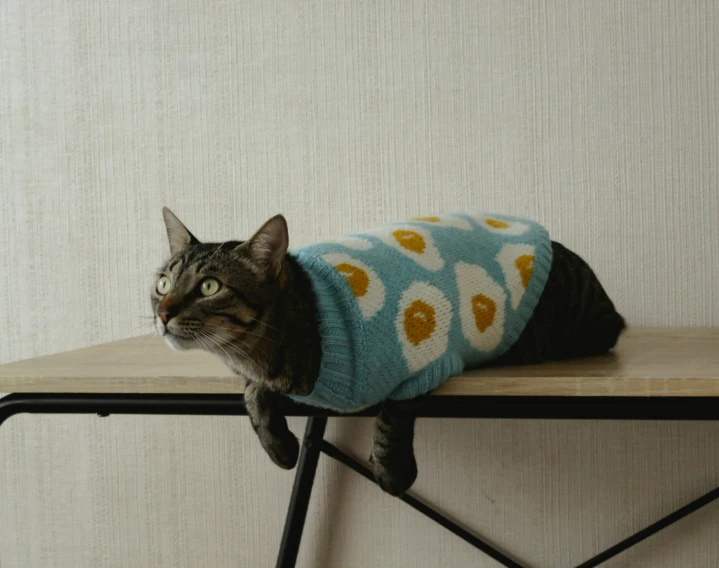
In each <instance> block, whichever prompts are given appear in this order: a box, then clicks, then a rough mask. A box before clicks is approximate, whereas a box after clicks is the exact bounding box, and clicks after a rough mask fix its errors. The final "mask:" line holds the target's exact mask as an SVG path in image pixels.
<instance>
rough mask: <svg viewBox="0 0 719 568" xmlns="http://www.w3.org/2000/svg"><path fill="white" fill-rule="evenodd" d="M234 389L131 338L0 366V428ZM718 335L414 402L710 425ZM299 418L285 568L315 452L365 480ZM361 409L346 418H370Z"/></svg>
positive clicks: (139, 408) (718, 373) (240, 409)
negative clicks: (25, 416) (21, 416)
mask: <svg viewBox="0 0 719 568" xmlns="http://www.w3.org/2000/svg"><path fill="white" fill-rule="evenodd" d="M243 390H244V382H243V380H242V379H240V378H239V377H236V376H234V375H232V373H231V372H230V371H229V369H227V367H225V366H224V365H223V364H222V363H221V362H220V361H218V360H217V359H215V358H214V357H213V356H211V355H208V354H206V353H203V352H199V351H191V352H183V353H177V352H173V351H171V350H170V349H169V348H168V347H166V346H165V344H164V343H163V342H162V341H161V340H160V339H158V338H133V339H126V340H123V341H116V342H112V343H107V344H104V345H97V346H94V347H88V348H85V349H79V350H76V351H69V352H66V353H60V354H57V355H49V356H46V357H38V358H34V359H28V360H26V361H18V362H16V363H9V364H6V365H1V366H0V392H6V393H11V394H9V395H8V396H6V397H4V398H2V399H0V425H2V424H3V423H4V422H5V421H6V420H7V419H8V418H10V417H11V416H13V415H15V414H18V413H21V412H26V413H49V414H88V413H90V414H98V415H100V416H109V415H111V414H166V415H181V414H182V415H185V414H192V415H244V414H246V411H245V408H244V401H243V396H242V393H243ZM718 396H719V328H634V329H630V330H628V331H627V332H626V334H624V335H623V336H622V337H621V338H620V341H619V345H618V347H617V349H616V350H615V352H613V353H610V354H607V355H602V356H599V357H592V358H586V359H575V360H571V361H562V362H556V363H555V362H553V363H545V364H542V365H527V366H516V367H501V368H492V367H487V368H483V369H477V370H472V371H468V372H466V373H464V374H463V375H461V376H458V377H453V378H451V379H449V380H448V381H447V382H446V383H445V384H444V385H442V386H441V387H440V388H439V389H438V390H437V391H435V393H433V394H432V395H431V396H427V397H425V400H424V404H423V406H422V409H421V411H420V416H421V417H430V418H431V417H444V418H447V417H454V418H508V419H509V418H511V419H521V418H560V419H561V418H574V419H577V418H580V419H581V418H591V419H623V420H634V419H642V420H646V419H655V420H717V419H719V404H718V403H719V401H718V400H716V397H718ZM284 406H285V407H284V408H283V410H284V412H285V413H286V415H288V416H308V417H309V419H308V421H307V426H306V429H305V434H304V438H303V444H302V451H301V453H300V458H299V462H298V466H297V473H296V476H295V482H294V486H293V490H292V495H291V498H290V504H289V507H288V511H287V519H286V522H285V529H284V532H283V536H282V541H281V545H280V551H279V553H278V561H277V566H278V567H288V566H294V564H295V561H296V557H297V552H298V550H299V546H300V541H301V536H302V529H303V527H304V521H305V515H306V512H307V507H308V504H309V499H310V495H311V491H312V485H313V482H314V476H315V471H316V468H317V462H318V460H319V456H320V454H322V453H324V454H325V455H328V456H329V457H332V458H334V459H337V460H339V461H341V462H342V463H344V464H345V465H347V466H348V467H351V468H352V469H354V470H355V471H357V472H358V473H360V474H361V475H364V476H365V477H367V478H368V479H372V475H371V472H370V470H369V469H368V468H367V467H366V466H365V465H363V464H361V463H359V462H357V461H356V460H354V459H353V458H351V457H350V456H348V455H346V454H344V453H343V452H341V451H340V450H339V449H338V448H336V447H335V446H333V445H332V444H330V443H329V442H327V441H326V440H324V430H325V425H326V423H327V418H328V417H330V416H337V414H335V413H332V412H328V411H325V410H321V409H316V408H311V407H307V406H302V405H298V404H294V403H292V402H290V401H289V400H288V401H287V402H286V404H285V405H284ZM375 413H376V410H375V409H367V410H364V411H362V412H360V413H357V414H354V415H353V416H373V415H374V414H375ZM717 498H719V488H717V489H715V490H713V491H710V492H709V493H707V494H706V495H703V496H701V497H699V498H698V499H696V500H694V501H692V502H691V503H689V504H687V505H686V506H684V507H682V508H681V509H679V510H678V511H676V512H674V513H672V514H671V515H668V516H667V517H665V518H664V519H661V520H659V521H657V522H656V523H653V524H652V525H650V526H648V527H646V528H645V529H643V530H642V531H639V532H638V533H636V534H635V535H632V536H631V537H629V538H627V539H625V540H623V541H622V542H620V543H618V544H617V545H615V546H613V547H611V548H609V549H607V550H606V551H604V552H602V553H600V554H598V555H596V556H594V557H593V558H591V559H589V560H587V561H586V562H584V563H582V564H580V565H579V566H578V567H577V568H591V567H594V566H598V565H600V564H601V563H602V562H604V561H606V560H608V559H609V558H613V557H614V556H616V555H617V554H619V553H620V552H622V551H623V550H626V549H627V548H629V547H630V546H632V545H634V544H636V543H637V542H640V541H641V540H644V539H645V538H648V537H649V536H651V535H653V534H655V533H656V532H658V531H659V530H661V529H662V528H664V527H666V526H668V525H670V524H672V523H674V522H676V521H678V520H679V519H681V518H683V517H685V516H686V515H688V514H690V513H691V512H693V511H696V510H697V509H699V508H700V507H702V506H704V505H706V504H707V503H710V502H711V501H713V500H715V499H717ZM400 499H402V500H403V501H405V502H406V503H408V504H409V505H410V506H412V507H414V508H415V509H417V510H419V511H420V512H422V513H423V514H425V515H428V516H429V517H431V518H432V519H433V520H435V521H437V522H438V523H440V524H441V525H442V526H444V527H445V528H447V529H449V530H451V531H452V532H453V533H455V534H457V535H458V536H459V537H460V538H463V539H464V540H466V541H467V542H469V543H470V544H472V545H474V546H475V547H477V548H478V549H480V550H482V551H483V552H485V553H486V554H488V555H490V556H491V557H492V558H494V559H495V560H497V561H498V562H499V563H500V564H502V565H503V566H507V567H509V568H526V567H523V566H522V565H520V564H519V563H517V562H516V561H514V560H512V559H511V558H510V556H508V555H507V554H506V553H504V552H502V551H499V550H497V549H496V548H495V547H493V546H492V545H491V544H490V543H488V542H486V541H484V540H482V539H481V538H480V537H478V536H476V535H474V534H472V533H471V532H470V531H468V530H466V529H464V528H463V527H461V526H459V525H458V524H456V523H454V522H452V521H450V520H449V519H447V518H446V517H444V516H443V515H442V514H441V513H439V512H438V511H436V510H435V509H433V508H431V507H430V506H428V505H427V504H425V503H422V502H421V501H419V500H418V499H416V498H414V497H413V496H412V495H410V494H406V495H404V496H402V497H400Z"/></svg>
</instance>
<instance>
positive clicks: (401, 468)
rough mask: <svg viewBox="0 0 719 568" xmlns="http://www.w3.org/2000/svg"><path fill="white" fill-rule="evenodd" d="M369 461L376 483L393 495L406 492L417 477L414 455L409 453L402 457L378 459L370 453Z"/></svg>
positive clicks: (397, 495)
mask: <svg viewBox="0 0 719 568" xmlns="http://www.w3.org/2000/svg"><path fill="white" fill-rule="evenodd" d="M369 461H370V464H371V465H372V471H373V473H374V478H375V480H376V481H377V484H378V485H379V486H380V487H381V488H382V489H383V490H384V491H386V492H387V493H389V494H390V495H393V496H395V497H399V496H400V495H403V494H404V493H406V492H407V491H408V490H409V488H410V487H412V484H413V483H414V481H415V479H417V462H416V460H415V459H414V455H411V454H410V455H409V456H405V457H404V459H402V458H399V459H397V458H395V459H391V460H387V459H384V460H379V459H376V458H375V456H374V454H371V455H370V458H369Z"/></svg>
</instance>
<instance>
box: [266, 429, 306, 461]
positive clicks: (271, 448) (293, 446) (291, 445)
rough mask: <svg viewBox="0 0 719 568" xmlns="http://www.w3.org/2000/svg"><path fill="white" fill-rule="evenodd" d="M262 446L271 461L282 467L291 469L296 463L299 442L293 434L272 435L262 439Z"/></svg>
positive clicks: (298, 453)
mask: <svg viewBox="0 0 719 568" xmlns="http://www.w3.org/2000/svg"><path fill="white" fill-rule="evenodd" d="M262 442H263V443H262V446H263V447H264V448H265V451H267V454H268V455H269V456H270V458H271V459H272V461H273V462H275V463H276V464H277V465H278V466H280V467H281V468H282V469H292V468H293V467H295V465H297V458H298V457H299V455H300V443H299V442H298V441H297V438H295V436H294V435H293V434H290V435H289V436H286V437H283V438H276V437H272V438H271V439H268V440H266V441H265V440H262Z"/></svg>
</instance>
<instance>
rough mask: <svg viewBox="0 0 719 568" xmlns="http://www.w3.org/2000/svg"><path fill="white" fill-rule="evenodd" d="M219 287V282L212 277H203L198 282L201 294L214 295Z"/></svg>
mask: <svg viewBox="0 0 719 568" xmlns="http://www.w3.org/2000/svg"><path fill="white" fill-rule="evenodd" d="M219 289H220V283H219V282H218V281H217V280H215V279H214V278H205V279H204V280H203V281H202V283H201V284H200V292H202V295H203V296H214V295H215V294H217V291H218V290H219Z"/></svg>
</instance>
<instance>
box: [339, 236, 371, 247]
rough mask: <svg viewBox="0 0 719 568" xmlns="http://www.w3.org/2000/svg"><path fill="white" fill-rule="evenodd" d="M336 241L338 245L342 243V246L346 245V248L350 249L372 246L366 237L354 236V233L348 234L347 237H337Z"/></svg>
mask: <svg viewBox="0 0 719 568" xmlns="http://www.w3.org/2000/svg"><path fill="white" fill-rule="evenodd" d="M336 242H337V244H338V245H342V246H343V247H347V248H348V249H352V250H369V249H371V248H372V247H373V246H374V245H373V244H372V243H371V242H370V241H368V240H367V239H365V238H362V237H356V236H354V235H350V236H349V237H342V238H341V239H337V241H336Z"/></svg>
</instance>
